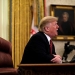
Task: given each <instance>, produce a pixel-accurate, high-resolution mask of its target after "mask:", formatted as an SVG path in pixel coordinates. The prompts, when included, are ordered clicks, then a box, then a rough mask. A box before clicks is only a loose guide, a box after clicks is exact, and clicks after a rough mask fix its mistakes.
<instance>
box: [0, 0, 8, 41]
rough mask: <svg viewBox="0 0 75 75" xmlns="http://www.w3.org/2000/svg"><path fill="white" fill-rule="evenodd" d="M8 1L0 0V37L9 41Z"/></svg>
mask: <svg viewBox="0 0 75 75" xmlns="http://www.w3.org/2000/svg"><path fill="white" fill-rule="evenodd" d="M8 1H9V0H0V37H2V38H5V39H6V40H9V9H8V8H9V6H8V5H9V4H8Z"/></svg>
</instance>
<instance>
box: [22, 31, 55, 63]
mask: <svg viewBox="0 0 75 75" xmlns="http://www.w3.org/2000/svg"><path fill="white" fill-rule="evenodd" d="M52 53H53V54H56V53H55V48H54V45H53V48H52ZM52 58H54V56H53V55H52V54H50V46H49V42H48V40H47V38H46V36H45V34H44V33H43V32H38V33H36V34H34V35H33V36H32V37H31V38H30V40H29V42H28V43H27V45H26V47H25V50H24V54H23V58H22V61H21V64H23V63H51V62H50V60H51V59H52Z"/></svg>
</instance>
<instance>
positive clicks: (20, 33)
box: [12, 0, 44, 67]
mask: <svg viewBox="0 0 75 75" xmlns="http://www.w3.org/2000/svg"><path fill="white" fill-rule="evenodd" d="M42 1H43V0H42ZM32 2H33V0H12V59H13V63H14V66H15V67H17V65H19V64H20V61H21V59H22V55H23V51H24V47H25V46H26V44H27V42H28V40H29V38H30V29H31V24H32V13H31V5H32ZM42 14H44V12H42Z"/></svg>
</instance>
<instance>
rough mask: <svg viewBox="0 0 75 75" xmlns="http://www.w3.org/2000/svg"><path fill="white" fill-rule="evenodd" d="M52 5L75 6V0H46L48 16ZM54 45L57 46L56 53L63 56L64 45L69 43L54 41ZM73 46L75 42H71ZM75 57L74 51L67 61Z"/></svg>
mask: <svg viewBox="0 0 75 75" xmlns="http://www.w3.org/2000/svg"><path fill="white" fill-rule="evenodd" d="M51 4H55V5H73V6H75V0H46V11H47V12H46V13H47V15H49V11H50V8H49V7H50V5H51ZM53 42H54V44H55V49H56V53H57V54H59V55H61V56H62V55H63V52H64V44H65V43H66V42H67V41H53ZM70 44H72V45H75V41H71V43H70ZM73 55H75V51H72V52H71V53H70V54H69V56H68V59H67V60H70V59H71V58H72V57H73Z"/></svg>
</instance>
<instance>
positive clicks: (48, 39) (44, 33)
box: [44, 33, 51, 44]
mask: <svg viewBox="0 0 75 75" xmlns="http://www.w3.org/2000/svg"><path fill="white" fill-rule="evenodd" d="M44 34H45V33H44ZM45 36H46V37H47V39H48V42H49V44H50V40H51V38H50V37H49V36H48V35H47V34H45Z"/></svg>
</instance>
